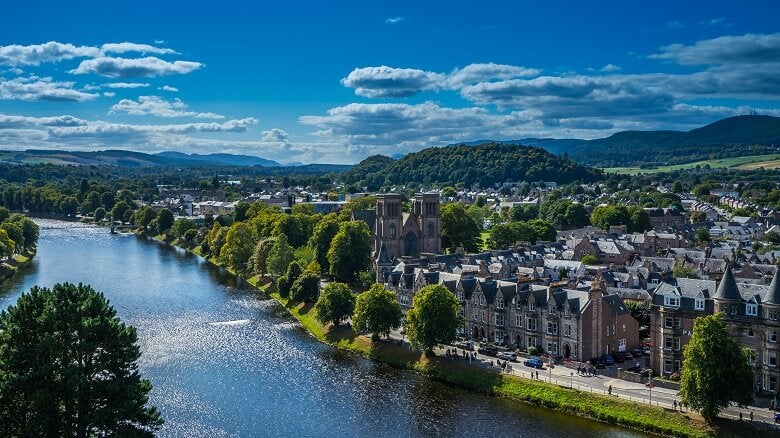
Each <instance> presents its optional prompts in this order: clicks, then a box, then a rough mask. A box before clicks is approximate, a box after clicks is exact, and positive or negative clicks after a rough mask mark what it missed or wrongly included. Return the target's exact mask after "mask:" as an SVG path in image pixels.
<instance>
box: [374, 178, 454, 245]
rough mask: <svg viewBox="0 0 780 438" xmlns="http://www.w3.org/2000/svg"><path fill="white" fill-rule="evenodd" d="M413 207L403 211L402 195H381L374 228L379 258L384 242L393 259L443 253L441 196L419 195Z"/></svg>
mask: <svg viewBox="0 0 780 438" xmlns="http://www.w3.org/2000/svg"><path fill="white" fill-rule="evenodd" d="M410 210H411V211H410V212H409V213H405V212H403V211H402V208H401V195H399V194H396V193H385V194H380V195H377V197H376V211H375V214H376V219H375V225H374V230H373V231H374V235H373V240H374V242H373V243H374V256H375V257H378V256H379V253H380V250H381V249H382V248H381V247H382V244H384V246H385V251H386V253H387V256H388V257H389V258H390V259H394V258H401V257H415V258H416V257H419V256H420V254H421V253H429V254H439V253H441V238H440V235H439V234H440V224H439V195H438V194H437V193H418V194H416V195H415V196H414V199H413V200H412V205H411V208H410Z"/></svg>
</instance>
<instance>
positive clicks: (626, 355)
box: [623, 351, 634, 361]
mask: <svg viewBox="0 0 780 438" xmlns="http://www.w3.org/2000/svg"><path fill="white" fill-rule="evenodd" d="M623 358H624V359H626V361H629V360H634V353H632V352H630V351H626V352H625V353H623Z"/></svg>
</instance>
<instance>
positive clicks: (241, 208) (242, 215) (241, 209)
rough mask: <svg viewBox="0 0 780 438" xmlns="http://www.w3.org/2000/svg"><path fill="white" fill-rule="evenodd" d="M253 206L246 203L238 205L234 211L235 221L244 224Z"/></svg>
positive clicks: (242, 202)
mask: <svg viewBox="0 0 780 438" xmlns="http://www.w3.org/2000/svg"><path fill="white" fill-rule="evenodd" d="M251 206H252V204H250V203H248V202H244V201H241V202H239V203H238V204H236V207H235V209H234V210H233V221H235V222H242V221H245V220H247V211H248V210H249V207H251Z"/></svg>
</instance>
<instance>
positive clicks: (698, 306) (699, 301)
mask: <svg viewBox="0 0 780 438" xmlns="http://www.w3.org/2000/svg"><path fill="white" fill-rule="evenodd" d="M693 308H694V309H695V310H704V299H703V298H696V300H695V301H694V306H693Z"/></svg>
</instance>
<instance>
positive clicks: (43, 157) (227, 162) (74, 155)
mask: <svg viewBox="0 0 780 438" xmlns="http://www.w3.org/2000/svg"><path fill="white" fill-rule="evenodd" d="M46 163H49V164H58V165H76V166H101V165H102V166H106V165H108V166H122V167H154V166H165V167H173V166H175V167H201V166H232V167H236V166H263V167H279V166H281V164H279V163H277V162H276V161H273V160H267V159H265V158H259V157H254V156H250V155H233V154H208V155H199V154H185V153H181V152H160V153H158V154H146V153H143V152H132V151H123V150H106V151H91V152H68V151H54V150H35V149H28V150H26V151H0V164H46Z"/></svg>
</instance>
